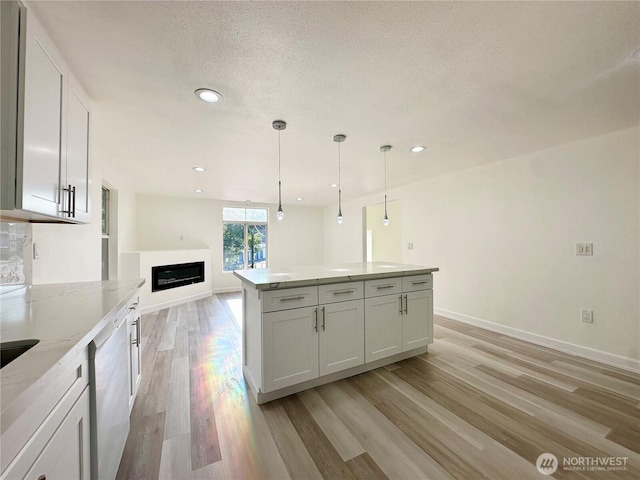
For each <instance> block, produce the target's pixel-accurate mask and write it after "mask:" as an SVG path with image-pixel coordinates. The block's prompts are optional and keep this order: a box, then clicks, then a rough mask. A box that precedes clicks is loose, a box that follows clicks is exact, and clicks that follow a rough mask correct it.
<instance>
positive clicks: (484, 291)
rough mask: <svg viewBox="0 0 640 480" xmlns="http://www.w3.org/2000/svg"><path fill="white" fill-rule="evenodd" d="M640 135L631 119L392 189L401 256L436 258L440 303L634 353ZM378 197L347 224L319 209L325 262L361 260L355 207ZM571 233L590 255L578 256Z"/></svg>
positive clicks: (473, 316) (638, 314) (461, 312)
mask: <svg viewBox="0 0 640 480" xmlns="http://www.w3.org/2000/svg"><path fill="white" fill-rule="evenodd" d="M639 137H640V131H639V129H638V128H632V129H627V130H623V131H619V132H614V133H611V134H608V135H603V136H600V137H595V138H590V139H587V140H583V141H580V142H575V143H571V144H567V145H562V146H558V147H555V148H551V149H548V150H544V151H540V152H536V153H533V154H530V155H525V156H521V157H518V158H514V159H511V160H507V161H501V162H496V163H492V164H489V165H486V166H483V167H478V168H474V169H471V170H466V171H463V172H459V173H456V174H452V175H447V176H442V177H437V178H433V179H429V180H425V181H421V182H417V183H415V184H412V185H409V186H405V187H401V188H398V189H394V190H392V191H390V192H389V193H390V197H394V198H398V199H400V201H401V204H402V219H403V226H402V237H403V262H405V263H412V264H422V265H427V266H436V267H439V268H440V272H438V273H436V274H435V296H434V302H435V306H436V308H437V309H439V310H440V311H441V312H442V313H450V314H452V316H458V317H459V318H461V319H466V320H468V321H474V320H477V321H489V322H493V323H494V324H497V325H502V326H506V327H508V328H510V329H513V330H514V331H516V330H517V331H522V332H526V333H530V334H534V335H537V336H541V337H546V338H549V339H554V340H557V341H559V342H567V343H568V344H572V345H578V346H581V347H585V348H586V349H594V350H595V351H600V352H607V353H609V354H611V355H613V356H616V355H617V356H620V357H623V358H627V359H633V360H635V361H636V362H637V361H638V360H639V359H640V352H639V342H638V338H640V305H639V302H640V300H639V296H638V292H639V291H640V268H639V266H640V258H639V257H640V254H639V252H640V221H639V218H640V215H639V213H640V198H639V195H640V194H639V191H640V158H639V151H640V144H639ZM425 161H437V159H429V158H428V157H426V158H425ZM379 201H380V199H379V195H377V196H375V197H368V198H362V199H359V200H357V201H352V202H348V203H347V204H346V205H343V212H344V214H345V224H343V225H336V224H335V221H334V219H333V218H332V217H333V210H332V209H331V208H327V209H325V245H326V246H327V250H326V251H325V261H326V262H329V263H331V262H348V261H360V260H361V258H362V230H361V224H362V207H363V206H365V205H368V204H372V203H378V202H379ZM347 220H348V222H347ZM345 225H346V226H347V229H348V230H345V229H344V228H343V227H344V226H345ZM358 227H360V230H358ZM407 242H413V243H414V250H412V251H408V250H406V243H407ZM576 242H592V243H593V248H594V255H593V256H592V257H582V256H576V255H575V253H574V249H575V243H576ZM581 308H586V309H590V310H593V311H594V323H593V324H586V323H582V322H581V321H580V309H581ZM585 351H586V350H585ZM596 353H597V352H596ZM637 365H638V364H636V367H637Z"/></svg>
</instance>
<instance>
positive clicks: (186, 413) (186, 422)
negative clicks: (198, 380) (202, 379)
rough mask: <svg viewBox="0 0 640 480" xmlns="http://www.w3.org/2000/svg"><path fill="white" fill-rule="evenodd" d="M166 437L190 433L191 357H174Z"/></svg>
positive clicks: (165, 428)
mask: <svg viewBox="0 0 640 480" xmlns="http://www.w3.org/2000/svg"><path fill="white" fill-rule="evenodd" d="M168 387H169V388H168V392H167V395H168V399H167V410H166V411H167V416H166V423H165V427H164V439H165V440H167V439H169V438H173V437H177V436H181V435H183V434H187V433H190V431H191V421H190V408H191V405H190V398H189V392H190V391H189V357H178V358H173V359H172V362H171V380H170V383H169V385H168Z"/></svg>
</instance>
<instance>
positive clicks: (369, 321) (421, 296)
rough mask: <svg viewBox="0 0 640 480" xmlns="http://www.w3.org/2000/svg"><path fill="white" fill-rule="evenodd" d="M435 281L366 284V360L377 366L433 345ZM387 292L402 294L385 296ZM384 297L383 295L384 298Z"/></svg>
mask: <svg viewBox="0 0 640 480" xmlns="http://www.w3.org/2000/svg"><path fill="white" fill-rule="evenodd" d="M432 288H433V279H432V277H431V275H415V276H410V277H403V278H402V279H399V278H397V279H391V280H389V279H385V280H374V281H371V282H365V292H367V295H369V298H365V318H366V322H365V360H366V361H367V362H373V361H375V360H379V359H382V358H386V357H390V356H391V355H395V354H397V353H402V352H407V351H409V350H413V349H415V348H419V347H424V346H426V345H429V344H430V343H431V342H432V341H433V290H432ZM385 289H386V290H388V291H392V292H398V291H400V294H399V295H398V294H395V293H394V294H393V295H384V292H385ZM381 294H382V295H381Z"/></svg>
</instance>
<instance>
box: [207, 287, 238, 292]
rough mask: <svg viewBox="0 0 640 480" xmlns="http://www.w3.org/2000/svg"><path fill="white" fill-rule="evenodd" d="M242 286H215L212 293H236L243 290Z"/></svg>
mask: <svg viewBox="0 0 640 480" xmlns="http://www.w3.org/2000/svg"><path fill="white" fill-rule="evenodd" d="M241 291H242V287H223V288H214V289H212V290H211V292H212V293H234V292H241Z"/></svg>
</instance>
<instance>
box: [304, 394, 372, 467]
mask: <svg viewBox="0 0 640 480" xmlns="http://www.w3.org/2000/svg"><path fill="white" fill-rule="evenodd" d="M298 398H299V399H300V400H301V401H302V403H303V404H304V406H305V407H306V408H307V410H308V411H309V413H310V414H311V416H312V417H313V420H314V421H315V422H316V423H317V424H318V427H320V429H321V430H322V432H323V433H324V434H325V435H326V437H327V439H328V440H329V442H331V445H333V448H335V449H336V451H337V452H338V454H339V455H340V457H341V458H342V460H344V461H345V462H346V461H348V460H351V459H352V458H355V457H358V456H360V455H363V454H364V453H366V452H365V449H364V448H363V447H362V445H360V443H359V442H358V440H357V439H356V438H355V437H354V436H353V435H352V434H351V432H350V431H349V429H348V428H347V427H346V426H345V425H344V424H343V423H342V422H341V421H340V419H339V418H338V417H337V416H336V414H335V413H334V412H333V411H332V410H331V408H329V406H328V405H327V404H326V403H325V402H324V400H323V399H322V398H321V397H320V395H318V392H317V391H316V390H315V389H313V388H312V389H309V390H305V391H304V392H300V393H298Z"/></svg>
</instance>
